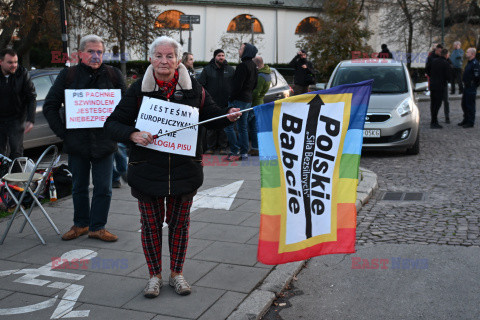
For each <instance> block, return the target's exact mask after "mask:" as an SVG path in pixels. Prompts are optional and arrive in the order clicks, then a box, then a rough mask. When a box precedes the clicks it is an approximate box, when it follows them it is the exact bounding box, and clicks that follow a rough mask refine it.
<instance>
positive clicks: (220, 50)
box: [213, 49, 225, 58]
mask: <svg viewBox="0 0 480 320" xmlns="http://www.w3.org/2000/svg"><path fill="white" fill-rule="evenodd" d="M219 53H225V52H223V50H222V49H217V50H215V51H213V57H214V58H215V57H216V56H217V54H219Z"/></svg>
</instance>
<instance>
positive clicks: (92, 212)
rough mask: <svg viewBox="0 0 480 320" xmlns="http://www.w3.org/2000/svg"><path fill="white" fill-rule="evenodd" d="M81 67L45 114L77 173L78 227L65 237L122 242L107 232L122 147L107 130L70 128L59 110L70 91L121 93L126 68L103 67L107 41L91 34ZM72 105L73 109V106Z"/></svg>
mask: <svg viewBox="0 0 480 320" xmlns="http://www.w3.org/2000/svg"><path fill="white" fill-rule="evenodd" d="M79 51H80V53H81V59H82V61H81V63H80V64H79V65H78V66H74V67H71V68H68V69H67V68H66V69H64V70H62V72H60V74H59V75H58V77H57V79H56V80H55V83H54V84H53V86H52V88H51V89H50V91H49V92H48V95H47V97H46V99H45V104H44V105H43V114H44V115H45V118H46V119H47V121H48V124H49V125H50V128H52V130H53V132H55V134H56V135H57V136H58V137H60V138H61V139H63V146H64V152H65V153H67V154H68V166H69V169H70V171H71V172H72V176H73V177H72V178H73V188H72V198H73V209H74V214H73V223H74V225H73V226H72V228H71V229H70V231H68V232H67V233H65V234H64V235H63V236H62V239H63V240H72V239H76V238H78V237H79V236H81V235H84V234H86V233H88V236H89V237H90V238H96V239H100V240H103V241H116V240H117V239H118V237H117V236H116V235H114V234H112V233H110V232H108V231H107V230H106V229H105V225H106V224H107V218H108V211H109V209H110V201H111V198H112V170H113V153H114V152H115V151H116V150H117V143H116V142H114V141H113V140H111V139H110V138H109V137H108V136H107V135H106V133H105V131H104V129H103V127H102V128H84V129H67V128H66V125H65V122H64V121H62V119H61V117H60V114H59V110H60V108H61V105H62V104H63V103H64V102H65V89H121V90H122V93H123V92H125V90H126V86H125V81H124V79H123V75H122V74H121V72H120V70H118V69H116V68H113V67H110V66H107V65H105V64H103V53H104V52H105V46H104V43H103V40H102V38H100V37H98V36H96V35H88V36H85V37H83V38H82V39H80V48H79ZM67 107H68V106H67ZM90 168H92V170H91V171H92V180H93V197H92V203H91V206H90V202H89V193H88V187H89V184H90V179H89V177H90Z"/></svg>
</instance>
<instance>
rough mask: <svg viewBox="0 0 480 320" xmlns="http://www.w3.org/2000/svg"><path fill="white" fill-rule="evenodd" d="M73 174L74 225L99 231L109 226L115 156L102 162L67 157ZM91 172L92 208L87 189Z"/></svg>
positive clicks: (100, 160) (101, 160)
mask: <svg viewBox="0 0 480 320" xmlns="http://www.w3.org/2000/svg"><path fill="white" fill-rule="evenodd" d="M68 167H69V170H70V172H71V173H72V180H73V181H72V182H73V186H72V198H73V224H74V225H75V226H77V227H87V226H88V227H89V231H98V230H101V229H104V228H105V225H106V224H107V217H108V210H110V201H111V199H112V170H113V154H111V155H109V156H106V157H103V158H100V159H87V158H83V157H80V156H76V155H69V156H68ZM90 168H91V170H92V182H93V196H92V203H91V205H90V198H89V194H88V187H89V185H90Z"/></svg>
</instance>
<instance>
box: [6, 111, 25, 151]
mask: <svg viewBox="0 0 480 320" xmlns="http://www.w3.org/2000/svg"><path fill="white" fill-rule="evenodd" d="M24 131H25V122H23V121H21V120H20V119H9V120H6V119H1V120H0V154H3V155H4V156H7V157H9V158H10V159H12V160H13V159H15V158H18V157H21V156H23V133H24ZM7 143H8V146H9V147H10V154H5V153H6V152H7Z"/></svg>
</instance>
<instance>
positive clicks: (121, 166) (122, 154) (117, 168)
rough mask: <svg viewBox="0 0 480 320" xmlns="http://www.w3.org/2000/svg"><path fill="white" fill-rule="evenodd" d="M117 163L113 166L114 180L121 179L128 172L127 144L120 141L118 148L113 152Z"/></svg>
mask: <svg viewBox="0 0 480 320" xmlns="http://www.w3.org/2000/svg"><path fill="white" fill-rule="evenodd" d="M113 159H114V161H115V164H114V166H113V173H112V181H120V177H121V176H122V175H125V174H126V173H127V165H128V163H127V146H126V145H124V144H123V143H118V150H117V152H115V153H114V154H113Z"/></svg>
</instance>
